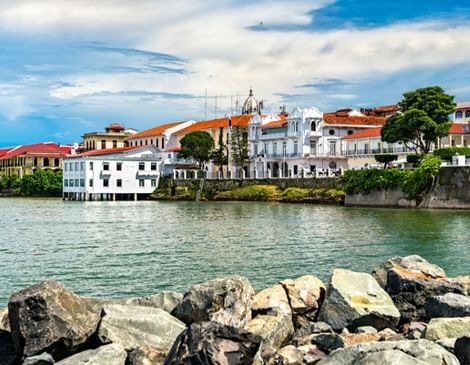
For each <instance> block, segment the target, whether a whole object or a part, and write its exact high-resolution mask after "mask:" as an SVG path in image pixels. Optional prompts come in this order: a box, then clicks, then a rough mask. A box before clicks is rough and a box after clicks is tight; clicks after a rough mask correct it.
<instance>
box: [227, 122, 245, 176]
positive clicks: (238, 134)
mask: <svg viewBox="0 0 470 365" xmlns="http://www.w3.org/2000/svg"><path fill="white" fill-rule="evenodd" d="M230 142H231V143H230V152H231V158H232V163H233V164H234V165H235V166H237V167H238V168H243V166H244V165H245V162H246V160H247V159H248V132H247V131H246V129H244V128H241V127H233V128H232V136H231V141H230Z"/></svg>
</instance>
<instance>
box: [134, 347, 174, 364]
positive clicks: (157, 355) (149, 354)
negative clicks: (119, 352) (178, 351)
mask: <svg viewBox="0 0 470 365" xmlns="http://www.w3.org/2000/svg"><path fill="white" fill-rule="evenodd" d="M166 355H167V354H166V353H164V352H162V351H158V350H155V349H152V348H145V349H142V348H137V349H134V350H132V351H130V352H129V353H128V355H127V360H126V365H162V364H163V363H164V362H165V358H166Z"/></svg>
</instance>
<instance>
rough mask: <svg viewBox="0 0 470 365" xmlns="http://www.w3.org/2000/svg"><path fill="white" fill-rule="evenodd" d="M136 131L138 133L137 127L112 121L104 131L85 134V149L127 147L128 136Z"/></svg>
mask: <svg viewBox="0 0 470 365" xmlns="http://www.w3.org/2000/svg"><path fill="white" fill-rule="evenodd" d="M135 133H137V131H136V130H135V129H132V128H125V127H124V126H122V125H121V124H118V123H112V124H110V125H108V126H107V127H106V128H105V130H104V132H93V133H86V134H84V135H83V147H84V150H85V151H92V150H106V149H111V148H122V147H127V142H126V138H127V137H129V136H130V135H132V134H135Z"/></svg>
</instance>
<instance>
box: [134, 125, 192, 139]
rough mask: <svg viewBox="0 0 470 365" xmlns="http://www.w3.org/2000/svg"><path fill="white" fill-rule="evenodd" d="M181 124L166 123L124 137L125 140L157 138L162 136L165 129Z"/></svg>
mask: <svg viewBox="0 0 470 365" xmlns="http://www.w3.org/2000/svg"><path fill="white" fill-rule="evenodd" d="M181 123H183V122H174V123H166V124H161V125H157V126H156V127H153V128H150V129H147V130H145V131H142V132H138V133H135V134H131V135H130V136H128V137H126V139H134V138H143V137H153V136H159V135H161V134H163V133H164V132H165V131H166V130H167V129H169V128H172V127H175V126H177V125H178V124H181Z"/></svg>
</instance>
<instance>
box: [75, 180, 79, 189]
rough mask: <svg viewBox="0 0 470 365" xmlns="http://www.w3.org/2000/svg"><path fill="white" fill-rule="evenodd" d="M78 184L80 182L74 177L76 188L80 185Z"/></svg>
mask: <svg viewBox="0 0 470 365" xmlns="http://www.w3.org/2000/svg"><path fill="white" fill-rule="evenodd" d="M79 184H80V182H79V180H78V179H75V186H76V187H77V188H78V187H79V186H80V185H79Z"/></svg>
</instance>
